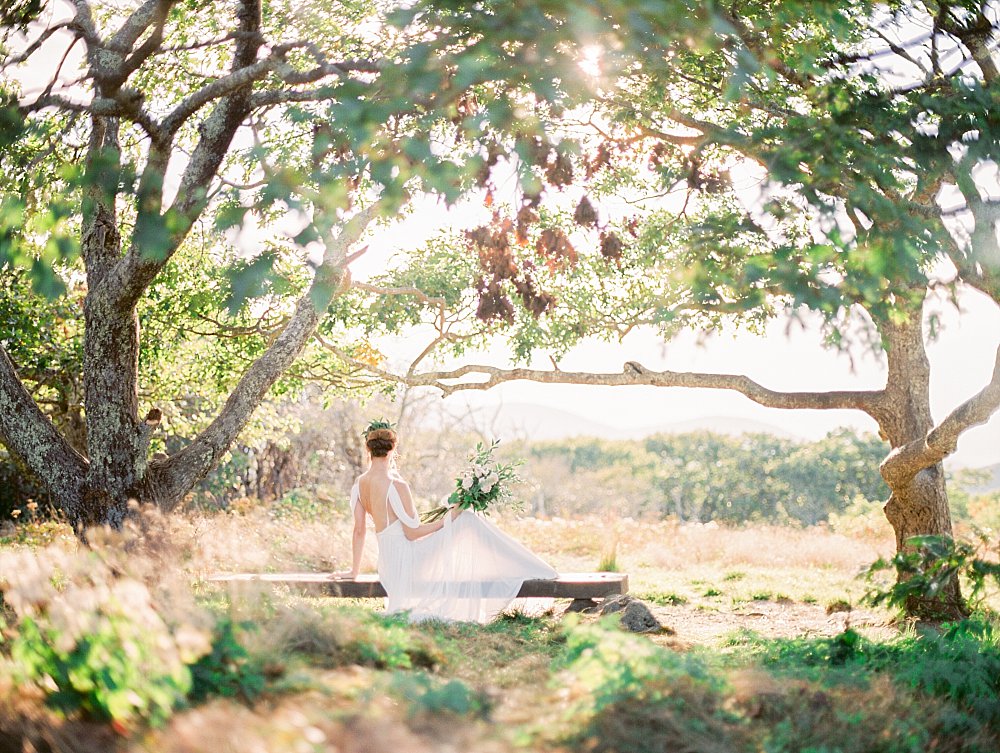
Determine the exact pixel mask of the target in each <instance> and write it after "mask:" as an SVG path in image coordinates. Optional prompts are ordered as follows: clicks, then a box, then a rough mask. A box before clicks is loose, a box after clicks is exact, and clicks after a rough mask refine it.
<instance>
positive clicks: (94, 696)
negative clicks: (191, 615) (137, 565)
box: [0, 547, 208, 728]
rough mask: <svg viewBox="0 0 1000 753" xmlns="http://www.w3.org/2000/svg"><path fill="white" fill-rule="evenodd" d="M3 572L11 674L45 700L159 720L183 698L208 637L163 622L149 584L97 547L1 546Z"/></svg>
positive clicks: (104, 715) (117, 717) (0, 583)
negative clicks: (75, 550)
mask: <svg viewBox="0 0 1000 753" xmlns="http://www.w3.org/2000/svg"><path fill="white" fill-rule="evenodd" d="M0 573H3V575H2V577H0V589H2V590H3V593H4V601H5V603H6V604H8V605H9V607H10V609H11V610H12V613H13V615H14V619H13V620H11V621H10V622H9V624H8V625H7V626H6V630H5V633H6V640H7V641H8V644H7V648H8V651H9V653H10V657H11V660H12V663H13V673H14V675H15V678H16V679H17V681H18V682H21V683H30V684H33V685H35V686H37V687H38V688H40V689H41V690H42V691H43V692H44V693H45V695H46V699H47V702H48V703H49V705H51V706H53V707H55V708H57V709H60V710H62V711H64V712H73V711H79V712H81V713H82V714H84V715H85V716H86V717H89V718H93V719H99V720H105V721H111V722H113V723H115V725H116V727H119V728H125V727H128V726H130V725H132V724H134V723H136V722H138V721H140V720H145V721H148V722H151V723H154V724H155V723H159V722H162V721H163V720H165V719H166V718H167V717H168V716H169V714H170V712H171V710H172V709H173V708H174V707H175V706H176V705H178V704H179V703H181V702H182V701H183V699H184V697H185V695H186V694H187V692H188V691H189V690H190V688H191V673H190V671H189V669H188V666H187V665H188V663H190V662H193V661H195V660H196V659H197V658H198V656H200V655H201V654H202V653H204V652H205V651H206V650H208V640H207V635H206V634H205V632H204V631H202V630H199V629H197V628H195V627H193V626H191V625H187V624H181V625H168V624H167V622H166V621H165V620H164V619H163V617H162V616H161V615H160V613H159V612H158V611H157V609H156V606H155V605H154V603H153V599H152V596H151V594H150V592H149V589H148V588H147V587H146V586H145V584H143V583H141V582H139V581H137V580H134V579H131V578H128V577H125V576H123V575H120V574H118V573H116V572H114V571H113V570H112V569H111V568H110V567H109V566H108V564H107V563H105V562H104V561H103V560H102V559H101V558H100V557H99V556H97V554H96V553H95V552H88V553H87V554H85V555H82V556H72V555H69V554H67V553H66V552H64V551H62V550H60V549H58V548H54V547H53V548H49V549H47V550H39V551H37V552H35V551H31V550H23V551H20V552H14V553H3V554H0Z"/></svg>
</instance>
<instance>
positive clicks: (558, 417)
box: [450, 403, 803, 440]
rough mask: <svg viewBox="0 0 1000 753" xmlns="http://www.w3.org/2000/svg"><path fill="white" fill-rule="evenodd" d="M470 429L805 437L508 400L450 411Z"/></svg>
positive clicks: (735, 424) (744, 423)
mask: <svg viewBox="0 0 1000 753" xmlns="http://www.w3.org/2000/svg"><path fill="white" fill-rule="evenodd" d="M450 419H451V420H456V421H461V422H463V423H466V424H468V425H469V428H470V429H473V428H474V429H475V430H476V431H478V432H480V433H482V434H486V435H492V436H495V437H508V438H511V439H513V438H517V439H538V440H555V439H567V438H569V437H600V438H603V439H644V438H646V437H650V436H653V435H654V434H686V433H689V432H694V431H710V432H714V433H716V434H729V435H739V434H772V435H774V436H778V437H784V438H786V439H803V437H800V436H797V435H795V434H792V433H790V432H788V431H785V430H784V429H782V428H780V427H777V426H774V425H772V424H768V423H765V422H763V421H755V420H753V419H749V418H739V417H736V416H709V417H705V418H694V419H688V420H685V421H676V422H671V423H666V424H653V425H647V426H638V427H615V426H611V425H610V424H606V423H603V422H601V421H595V420H593V419H590V418H587V417H586V416H581V415H579V414H578V413H572V412H570V411H567V410H562V409H560V408H552V407H549V406H546V405H536V404H532V403H508V404H504V405H502V406H498V407H496V408H485V407H474V408H470V410H469V412H468V413H466V414H465V415H463V416H459V415H456V414H455V413H451V414H450Z"/></svg>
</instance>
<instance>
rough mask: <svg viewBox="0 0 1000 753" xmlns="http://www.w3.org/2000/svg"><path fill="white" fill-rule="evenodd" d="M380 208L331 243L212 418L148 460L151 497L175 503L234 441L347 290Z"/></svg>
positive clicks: (361, 216) (349, 224) (162, 502)
mask: <svg viewBox="0 0 1000 753" xmlns="http://www.w3.org/2000/svg"><path fill="white" fill-rule="evenodd" d="M381 209H382V206H381V204H380V203H379V202H373V203H372V204H371V205H370V206H368V207H367V208H365V209H363V210H361V211H360V212H358V213H357V214H356V215H355V216H354V217H352V218H351V219H350V220H349V221H348V222H347V223H346V224H345V225H344V226H343V228H342V229H341V231H340V233H339V234H338V235H337V236H336V237H335V238H332V239H330V240H329V241H328V242H327V246H326V250H325V251H324V254H323V260H322V262H321V263H320V265H319V267H318V268H317V269H316V275H315V277H314V278H313V282H312V284H311V285H310V287H309V290H308V291H307V292H306V293H305V294H304V295H303V296H302V297H301V298H300V299H299V300H298V302H297V303H296V306H295V312H294V314H293V315H292V316H291V318H290V319H289V320H288V323H287V324H286V325H285V326H284V328H283V329H282V330H281V333H280V334H279V335H278V336H277V337H276V338H275V339H274V341H273V342H272V343H271V345H270V346H269V347H268V348H267V350H265V351H264V353H262V354H261V355H260V357H259V358H257V360H255V361H254V362H253V363H252V364H251V365H250V367H249V368H248V369H247V371H246V373H244V375H243V377H242V378H241V379H240V381H239V383H238V384H237V385H236V387H235V388H234V389H233V391H232V393H231V394H230V396H229V398H228V399H227V400H226V403H225V405H224V406H223V408H222V410H221V411H220V412H219V415H218V416H216V418H215V419H214V420H213V421H212V423H211V424H209V426H208V427H207V428H206V429H205V430H204V431H203V432H202V433H201V434H199V435H198V437H196V438H195V439H194V441H193V442H191V444H189V445H188V446H187V447H185V448H184V449H182V450H180V451H179V452H177V453H175V454H174V455H172V456H170V457H169V458H167V459H166V460H159V461H157V460H154V461H153V462H152V463H150V467H149V474H148V476H147V481H146V485H145V486H146V494H147V495H148V496H149V498H150V499H153V500H154V501H155V502H156V503H157V504H158V505H160V506H162V507H164V508H166V509H170V508H172V507H173V506H175V505H176V504H177V503H178V502H179V500H180V498H181V496H182V495H183V494H184V493H185V492H186V491H187V490H188V489H190V488H191V485H192V484H193V483H195V482H196V481H197V480H198V479H201V478H203V477H204V476H205V474H206V473H208V472H209V471H210V470H211V469H212V468H213V467H214V466H215V464H216V462H217V461H218V458H219V457H221V456H222V455H223V454H224V453H225V452H226V451H228V449H229V448H230V447H231V446H232V443H233V442H234V441H236V438H237V437H238V436H239V433H240V432H241V431H242V430H243V427H244V426H246V424H247V422H248V421H249V420H250V416H251V414H252V413H253V411H254V410H255V409H256V408H257V406H258V405H260V403H261V402H262V401H263V400H264V397H265V396H266V395H267V392H268V390H270V388H271V386H272V385H273V384H274V383H275V382H276V381H277V380H278V378H279V377H281V375H282V374H283V373H284V372H285V370H286V369H287V368H288V367H289V366H291V364H292V363H293V362H294V361H295V359H296V358H297V357H298V356H299V354H300V353H301V352H302V351H303V349H305V347H306V345H308V343H309V341H310V339H311V338H312V336H313V333H314V332H315V331H316V327H317V326H318V325H319V322H320V320H321V318H322V316H323V314H324V312H325V311H326V309H327V307H328V306H329V304H330V301H331V300H332V299H333V297H334V296H335V295H337V294H338V293H339V292H340V290H342V289H343V288H342V282H343V278H344V274H345V270H346V264H347V258H348V254H349V252H350V249H351V247H352V246H353V245H354V244H355V243H357V242H358V240H359V239H360V238H361V236H362V234H363V233H364V232H365V230H366V229H367V227H368V226H369V225H370V224H371V222H372V221H373V220H374V219H375V218H376V217H377V216H378V215H379V213H380V211H381Z"/></svg>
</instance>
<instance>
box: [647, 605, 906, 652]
mask: <svg viewBox="0 0 1000 753" xmlns="http://www.w3.org/2000/svg"><path fill="white" fill-rule="evenodd" d="M647 606H649V607H650V609H651V611H652V612H653V614H654V615H656V618H657V619H658V620H659V621H660V623H661V624H663V625H665V626H666V627H668V628H670V629H671V630H673V631H674V632H673V634H672V635H671V634H667V633H664V634H663V635H662V636H658V637H657V639H656V640H657V642H660V641H661V640H662V642H664V643H668V644H670V645H671V646H673V647H675V648H677V647H683V646H685V645H696V644H700V645H715V646H718V645H719V644H720V643H725V641H726V639H727V637H728V636H732V635H734V634H737V633H739V632H740V631H744V630H747V631H752V632H754V633H756V634H757V635H759V636H761V637H764V638H810V637H811V638H816V637H821V636H833V635H836V634H837V633H840V632H843V630H844V629H845V627H847V626H850V627H853V628H854V629H856V630H860V631H861V632H862V633H864V634H865V635H867V636H869V637H872V638H874V637H876V636H877V637H879V638H883V639H884V638H888V637H891V636H893V635H895V634H896V633H897V632H898V630H897V628H896V627H894V626H892V625H887V624H886V623H885V620H884V618H883V617H882V616H881V615H877V614H875V613H873V612H868V611H865V610H857V609H856V610H854V611H851V612H834V613H833V614H827V613H826V610H825V609H824V608H823V607H822V606H819V605H818V604H802V603H798V602H791V601H789V602H774V601H753V602H749V603H746V604H742V605H740V606H738V607H731V608H723V609H705V608H698V607H692V606H688V605H680V606H657V605H655V604H647Z"/></svg>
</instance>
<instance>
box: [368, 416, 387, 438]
mask: <svg viewBox="0 0 1000 753" xmlns="http://www.w3.org/2000/svg"><path fill="white" fill-rule="evenodd" d="M394 426H395V425H394V424H391V423H389V422H388V421H386V420H385V419H384V418H376V419H375V420H374V421H372V422H371V423H369V424H368V426H367V427H365V430H364V431H363V432H361V433H362V434H363V435H364V437H365V439H367V438H368V435H369V434H371V433H372V432H373V431H379V430H381V429H388V430H389V431H395V428H394Z"/></svg>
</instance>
